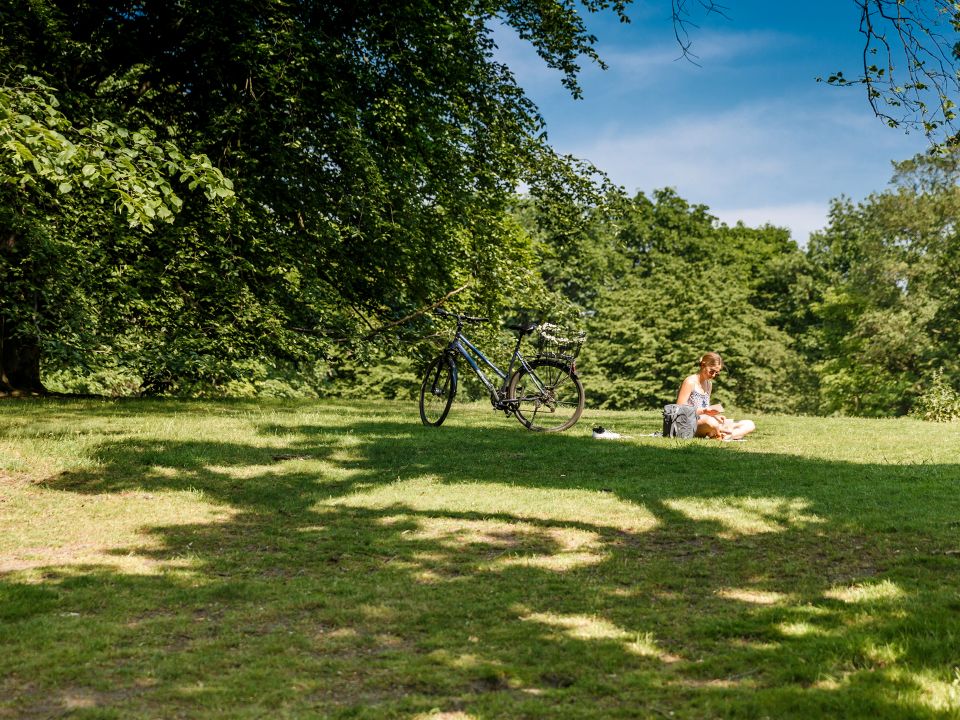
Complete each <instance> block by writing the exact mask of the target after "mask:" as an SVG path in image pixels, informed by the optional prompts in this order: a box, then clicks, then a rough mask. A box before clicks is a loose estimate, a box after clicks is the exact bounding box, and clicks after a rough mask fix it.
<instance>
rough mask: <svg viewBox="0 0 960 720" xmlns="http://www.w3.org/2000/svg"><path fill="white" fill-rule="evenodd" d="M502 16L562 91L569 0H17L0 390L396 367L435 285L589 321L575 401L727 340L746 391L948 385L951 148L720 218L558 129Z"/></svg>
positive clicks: (433, 344) (672, 385)
mask: <svg viewBox="0 0 960 720" xmlns="http://www.w3.org/2000/svg"><path fill="white" fill-rule="evenodd" d="M583 5H584V13H583V14H589V12H615V13H617V14H620V15H621V16H623V15H624V13H625V12H626V4H625V3H613V4H609V3H598V2H585V3H583ZM495 23H499V24H501V25H504V26H507V27H512V28H513V29H514V30H516V31H517V32H518V33H519V34H520V35H521V37H524V38H525V39H527V40H529V41H530V42H532V43H533V44H534V45H535V47H536V49H537V52H538V53H539V55H540V57H541V58H543V60H544V62H545V63H547V64H548V65H549V66H551V67H553V68H555V69H557V70H559V71H560V73H561V75H562V80H561V82H562V83H563V84H564V85H565V86H566V87H567V88H568V89H569V90H570V91H571V93H572V94H573V95H574V96H576V95H577V94H578V93H579V87H578V85H577V80H576V77H577V72H578V71H579V68H580V65H579V63H580V62H582V61H583V59H586V60H587V61H593V60H596V59H597V55H596V53H595V51H594V49H593V38H592V37H591V36H590V35H589V33H588V32H587V30H586V27H585V25H584V22H583V15H582V14H578V13H577V12H574V11H572V10H571V8H570V6H569V4H568V3H564V2H559V1H557V2H553V1H548V2H543V0H536V1H534V0H529V1H528V0H514V1H512V2H509V3H500V2H482V3H476V2H472V1H471V2H467V1H466V0H464V2H453V3H444V4H442V6H441V5H439V4H437V5H436V6H434V4H432V3H430V2H427V1H426V0H423V1H422V2H396V3H386V4H385V3H381V2H363V1H362V0H350V1H349V2H347V1H346V0H344V2H336V1H331V2H325V3H312V2H286V1H284V2H280V1H279V0H277V1H276V2H274V1H271V0H268V1H266V2H264V1H262V0H232V1H231V2H229V3H227V2H220V1H219V0H211V1H210V2H204V3H199V2H182V3H170V2H166V0H143V1H138V2H128V1H122V0H103V1H98V2H76V1H75V0H69V1H68V0H29V1H28V0H11V2H7V3H5V4H4V9H3V16H2V23H0V148H2V150H0V394H7V395H10V394H43V393H47V392H51V391H54V392H66V393H86V394H90V393H92V394H105V395H235V396H253V395H267V396H275V397H297V396H343V395H352V396H363V397H384V398H406V397H413V396H414V394H415V393H416V392H417V389H418V388H419V378H418V374H419V372H420V368H421V367H422V366H423V363H424V361H425V360H426V359H428V358H429V357H430V356H431V355H433V354H435V353H436V352H437V348H438V347H439V346H440V343H441V342H442V340H443V339H444V337H448V336H449V332H450V330H451V328H449V327H448V326H445V325H444V324H443V323H440V322H437V321H436V319H435V318H434V317H433V316H432V315H431V314H430V312H429V311H430V309H431V308H433V307H436V306H438V305H441V304H444V305H445V306H446V307H447V308H451V309H458V310H461V311H464V312H468V313H470V314H474V315H485V316H489V317H491V318H495V319H497V320H498V321H500V322H507V321H511V320H528V321H533V320H545V319H549V320H552V321H556V322H560V323H562V324H566V325H572V326H576V327H578V328H582V329H585V330H586V331H587V333H588V339H587V344H586V346H585V348H584V351H583V353H582V355H581V357H580V359H579V360H578V368H579V369H580V372H581V374H582V376H583V379H584V384H585V386H586V389H587V397H588V404H589V405H590V406H592V407H603V408H656V407H659V406H660V405H661V404H663V403H664V402H667V401H669V400H671V399H672V398H673V397H674V395H675V392H676V388H677V385H678V384H679V381H680V379H681V378H682V377H683V376H684V375H686V374H688V373H690V372H693V370H694V369H695V366H694V363H695V361H696V359H697V358H698V357H699V355H700V354H701V353H702V352H704V351H707V350H715V351H718V352H720V353H721V354H722V355H723V356H724V358H725V360H726V363H727V365H728V372H727V374H725V376H724V378H723V381H722V383H721V384H720V386H719V388H718V397H719V399H721V400H722V401H723V402H724V403H725V404H727V405H729V406H731V407H733V408H736V409H738V410H740V411H763V412H781V413H809V414H833V413H841V414H853V415H864V416H896V415H903V414H907V413H917V414H920V415H923V416H925V417H940V418H949V417H953V416H954V415H957V414H960V404H958V400H957V390H958V384H957V383H958V378H960V372H958V371H960V337H958V330H957V318H958V317H960V297H958V288H960V273H958V263H960V247H958V245H960V236H958V229H957V227H956V219H957V217H958V216H960V196H958V185H957V183H958V179H960V170H958V161H957V157H956V156H955V155H950V154H939V155H931V156H924V157H918V158H915V159H912V160H909V161H906V162H903V163H900V164H898V165H896V167H895V174H894V180H893V183H892V184H891V185H890V187H889V189H888V190H886V191H884V192H882V193H878V194H876V195H873V196H871V197H869V198H867V199H866V200H865V201H863V202H861V203H856V204H855V203H852V202H850V201H848V200H845V199H838V200H836V201H835V202H834V203H833V206H832V209H831V212H830V218H829V223H828V226H827V228H826V229H825V230H824V231H823V232H821V233H819V234H816V235H814V236H813V237H812V238H810V240H809V242H808V243H806V244H805V245H803V246H800V245H798V244H797V242H796V241H795V240H794V239H791V238H790V237H789V235H788V233H787V231H786V230H783V229H780V228H775V227H763V228H748V227H744V226H739V225H738V226H736V227H728V226H724V225H721V224H719V223H718V222H717V221H716V219H715V218H713V217H712V216H711V215H710V212H709V209H708V208H706V207H703V206H700V205H697V204H695V203H694V202H691V200H694V201H695V199H690V200H688V199H684V198H681V197H678V196H677V194H676V193H675V192H673V191H671V190H661V191H657V192H655V193H653V194H652V196H647V195H643V194H640V195H636V196H632V197H631V196H630V195H629V193H627V192H625V191H624V190H622V189H620V188H617V187H614V186H612V185H611V183H609V182H608V181H607V180H606V179H605V178H604V177H603V175H602V173H601V172H600V171H599V170H598V169H597V168H593V167H591V166H589V165H588V164H586V163H583V162H580V161H578V160H576V159H574V158H570V157H565V156H560V155H558V154H557V153H555V152H554V150H553V149H552V148H551V147H550V145H549V143H548V140H547V136H546V134H545V133H544V126H543V121H542V118H541V117H540V115H539V113H538V111H537V109H536V107H535V106H534V105H533V104H532V103H531V102H530V101H529V99H528V98H527V97H526V96H525V95H524V93H523V90H522V88H520V87H518V86H517V84H516V82H515V79H514V77H513V75H512V73H511V72H510V70H509V68H507V67H506V66H505V65H503V64H502V63H501V62H499V61H498V60H497V56H496V54H495V52H494V51H495V46H494V41H493V33H492V31H491V27H492V26H493V25H494V24H495ZM600 170H602V169H600ZM518 187H523V188H525V189H526V190H525V192H524V194H523V195H517V188H518ZM479 339H480V340H482V341H483V342H484V343H494V344H495V345H496V344H497V343H499V347H503V348H504V350H505V349H506V343H507V342H508V339H509V338H508V336H506V335H502V334H499V333H498V332H497V331H496V325H493V326H491V328H489V329H488V330H486V331H483V332H481V333H480V337H479ZM485 347H486V345H485Z"/></svg>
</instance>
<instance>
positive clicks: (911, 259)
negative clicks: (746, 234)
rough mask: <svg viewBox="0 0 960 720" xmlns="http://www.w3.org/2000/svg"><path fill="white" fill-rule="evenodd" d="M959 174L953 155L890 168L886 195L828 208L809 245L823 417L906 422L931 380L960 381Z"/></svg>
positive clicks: (814, 358)
mask: <svg viewBox="0 0 960 720" xmlns="http://www.w3.org/2000/svg"><path fill="white" fill-rule="evenodd" d="M957 167H958V166H957V156H956V154H950V155H946V156H918V157H916V158H914V159H912V160H909V161H906V162H903V163H897V164H896V174H895V178H894V185H893V187H892V188H891V189H890V190H887V191H885V192H882V193H876V194H874V195H872V196H870V197H868V198H867V199H866V200H864V201H863V202H861V203H858V204H854V203H852V202H850V201H847V200H839V201H837V202H835V203H834V205H833V208H832V210H831V217H830V224H829V226H828V227H827V229H826V230H825V231H824V232H823V233H821V234H819V235H817V236H815V237H814V238H813V239H812V241H811V245H810V248H809V251H808V255H809V257H810V259H811V261H812V262H813V263H814V264H815V265H816V266H817V267H818V268H819V269H820V270H821V272H822V275H823V277H824V278H825V281H826V289H825V290H824V292H823V296H822V299H821V300H820V301H819V302H817V303H815V304H814V306H813V308H814V313H815V316H816V323H815V324H814V325H813V326H812V330H811V333H810V337H811V339H812V340H813V341H814V342H811V343H810V347H811V348H816V351H815V353H814V354H813V355H811V358H810V360H811V362H812V363H814V364H816V366H817V370H818V374H819V375H820V383H821V408H820V409H821V410H822V411H824V412H842V413H850V414H858V415H876V416H884V415H896V414H904V413H906V412H908V411H909V410H910V409H911V408H912V406H913V405H914V403H915V402H916V400H917V398H918V396H920V395H921V394H922V393H923V391H924V389H925V387H927V386H928V385H929V384H930V383H931V382H932V381H933V378H934V377H935V376H937V375H938V373H939V371H941V370H943V371H944V372H945V377H947V378H951V379H955V378H956V377H957V376H958V373H960V360H958V358H960V333H958V331H957V323H956V318H957V317H958V316H960V315H958V313H960V291H958V287H960V265H958V262H957V258H958V257H960V238H958V233H957V218H958V217H960V189H958V186H957V181H958V179H960V172H958V170H957Z"/></svg>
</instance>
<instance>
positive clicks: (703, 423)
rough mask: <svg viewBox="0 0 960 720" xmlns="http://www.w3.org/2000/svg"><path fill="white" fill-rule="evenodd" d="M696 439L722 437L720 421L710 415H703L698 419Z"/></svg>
mask: <svg viewBox="0 0 960 720" xmlns="http://www.w3.org/2000/svg"><path fill="white" fill-rule="evenodd" d="M694 435H695V437H700V438H702V437H707V438H719V437H720V436H721V432H720V423H719V421H718V420H717V419H716V418H714V417H711V416H710V415H701V416H700V417H698V418H697V431H696V433H694Z"/></svg>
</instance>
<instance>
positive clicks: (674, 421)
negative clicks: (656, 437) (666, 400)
mask: <svg viewBox="0 0 960 720" xmlns="http://www.w3.org/2000/svg"><path fill="white" fill-rule="evenodd" d="M696 432H697V409H696V408H695V407H693V405H677V404H676V403H670V404H669V405H664V406H663V436H664V437H672V438H692V437H693V436H694V434H696Z"/></svg>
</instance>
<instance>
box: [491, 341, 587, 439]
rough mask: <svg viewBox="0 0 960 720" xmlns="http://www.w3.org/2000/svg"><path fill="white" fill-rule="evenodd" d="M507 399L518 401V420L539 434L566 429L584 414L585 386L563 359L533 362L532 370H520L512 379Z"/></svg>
mask: <svg viewBox="0 0 960 720" xmlns="http://www.w3.org/2000/svg"><path fill="white" fill-rule="evenodd" d="M507 396H508V397H509V398H510V399H511V400H515V401H516V406H515V410H514V413H515V414H516V416H517V420H519V421H520V423H521V424H522V425H524V426H525V427H526V428H527V429H529V430H535V431H537V432H560V431H561V430H566V429H567V428H569V427H572V426H573V425H574V423H576V422H577V420H579V419H580V414H581V413H582V412H583V400H584V397H583V384H582V383H581V382H580V378H579V377H577V374H576V372H574V371H572V370H571V369H570V366H569V365H567V364H566V363H564V362H561V361H560V360H549V359H540V360H534V361H533V362H531V363H530V370H529V371H528V370H527V368H525V367H521V368H520V369H519V370H517V372H516V373H514V375H513V377H512V378H510V385H509V386H508V387H507Z"/></svg>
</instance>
